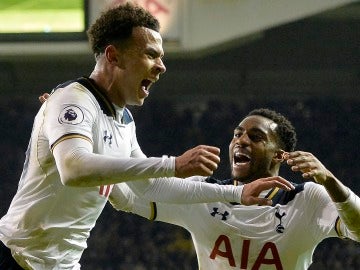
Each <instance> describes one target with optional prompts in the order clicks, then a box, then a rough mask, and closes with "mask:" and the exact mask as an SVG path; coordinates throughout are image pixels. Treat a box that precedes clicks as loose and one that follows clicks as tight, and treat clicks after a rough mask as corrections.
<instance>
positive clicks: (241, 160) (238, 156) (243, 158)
mask: <svg viewBox="0 0 360 270" xmlns="http://www.w3.org/2000/svg"><path fill="white" fill-rule="evenodd" d="M250 160H251V159H250V157H249V156H248V155H245V154H242V153H239V152H235V153H234V164H235V165H240V164H245V163H249V162H250Z"/></svg>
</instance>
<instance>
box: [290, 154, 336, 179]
mask: <svg viewBox="0 0 360 270" xmlns="http://www.w3.org/2000/svg"><path fill="white" fill-rule="evenodd" d="M285 159H286V163H287V164H288V165H290V166H291V170H292V171H294V172H301V173H302V177H303V178H314V180H315V182H317V183H319V184H321V185H324V183H325V181H326V180H327V179H329V178H335V176H334V175H333V174H332V173H331V172H330V171H329V170H328V169H326V168H325V166H324V165H323V164H322V163H321V162H320V161H319V160H318V159H317V158H316V157H315V156H314V155H313V154H311V153H308V152H302V151H295V152H291V153H288V154H287V156H286V158H285Z"/></svg>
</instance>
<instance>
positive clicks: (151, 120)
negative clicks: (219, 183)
mask: <svg viewBox="0 0 360 270" xmlns="http://www.w3.org/2000/svg"><path fill="white" fill-rule="evenodd" d="M124 2H126V1H121V0H118V1H111V0H107V1H106V0H104V1H100V0H85V1H84V0H71V1H70V0H67V1H65V0H63V1H51V0H27V1H17V0H2V1H1V3H0V93H1V95H0V118H1V120H0V131H1V132H0V136H1V139H0V151H1V153H2V155H3V158H2V159H1V161H0V171H1V178H0V181H1V182H0V184H1V188H0V198H1V201H2V203H1V204H0V215H1V216H2V215H4V214H5V213H6V210H7V208H8V206H9V204H10V201H11V198H12V197H13V195H14V194H15V192H16V188H17V184H18V180H19V177H20V174H21V170H22V166H23V162H24V158H25V156H24V153H25V151H26V147H27V143H28V140H29V137H30V133H31V128H32V123H33V118H34V116H35V114H36V112H37V110H38V109H39V107H40V104H39V102H38V96H39V95H40V94H41V93H43V92H49V91H51V89H52V88H53V87H55V86H56V85H57V84H59V83H61V82H63V81H66V80H69V79H74V78H77V77H80V76H82V75H89V73H90V72H91V70H92V68H93V66H94V58H93V56H92V55H91V52H90V49H89V47H88V44H87V41H86V34H85V31H86V29H87V27H88V25H89V24H90V23H91V22H93V21H94V19H95V18H96V17H97V16H98V15H99V12H101V10H103V9H104V8H107V7H110V6H112V5H115V4H121V3H124ZM133 2H135V3H137V4H139V5H142V6H143V7H145V8H147V9H148V10H149V11H150V12H152V13H153V14H154V15H155V16H157V17H158V18H159V20H160V22H161V24H162V35H163V38H164V49H165V53H166V56H165V60H164V61H165V64H166V66H167V72H166V73H165V74H164V75H163V76H162V79H161V80H160V81H159V82H158V83H157V84H156V85H155V86H154V87H153V88H152V91H151V94H150V97H149V98H148V99H147V100H146V101H145V104H144V106H142V107H131V108H130V110H131V111H132V112H133V115H134V117H135V121H136V123H137V133H138V139H139V142H140V145H141V146H142V149H143V151H144V152H145V153H146V154H147V155H148V156H160V155H162V154H169V155H179V154H181V153H182V152H183V151H184V150H185V149H187V148H190V147H192V146H195V145H197V144H210V145H216V146H218V147H220V148H221V149H222V153H221V158H222V162H221V164H220V167H219V169H218V170H217V171H216V173H215V176H216V177H218V178H228V177H229V164H228V152H227V151H228V144H229V142H230V140H231V137H232V132H233V128H234V126H235V125H236V124H238V122H239V121H240V120H241V119H242V118H243V117H244V116H245V115H246V114H247V113H248V112H249V111H250V110H252V109H254V108H259V107H268V108H271V109H275V110H276V111H279V112H281V113H283V114H285V115H286V116H288V118H289V119H290V120H291V121H292V122H293V124H294V126H295V127H296V129H297V132H298V141H299V142H298V147H297V148H298V149H299V150H305V151H310V152H312V153H314V154H315V155H316V156H317V157H318V158H319V159H320V160H321V161H322V162H323V163H324V164H325V165H326V166H327V167H328V168H329V169H330V170H331V171H332V172H333V173H334V174H335V175H336V176H338V178H339V179H341V180H342V181H343V182H344V183H345V184H346V185H348V186H349V187H351V188H352V189H353V190H354V191H355V192H356V193H357V194H360V181H359V177H358V172H359V169H360V166H359V164H358V158H357V157H358V152H359V144H358V140H359V138H360V128H359V126H360V88H359V85H360V68H359V67H360V65H359V64H360V54H359V49H360V2H359V1H341V0H317V1H315V0H312V1H309V0H303V1H298V0H274V1H266V0H221V1H220V0H193V1H191V0H138V1H133ZM282 174H283V175H284V176H285V177H286V178H287V179H289V180H292V181H295V182H298V181H301V179H300V177H299V175H296V174H294V173H291V172H290V171H289V170H287V168H283V169H282ZM292 244H296V243H292ZM88 245H89V248H88V249H87V250H86V251H85V253H84V256H83V258H82V261H81V263H82V265H83V268H84V269H89V270H112V269H136V270H143V269H144V270H145V269H146V270H147V269H154V270H155V269H197V262H196V255H195V252H194V249H193V245H192V242H191V239H190V235H189V233H188V232H187V231H185V230H184V229H182V228H179V227H177V226H174V225H169V224H164V223H159V222H150V221H147V220H145V219H143V218H140V217H137V216H135V215H131V214H127V213H121V212H116V211H114V210H113V209H112V208H111V207H110V206H107V207H106V208H105V211H104V212H103V214H102V215H101V217H100V219H99V220H98V223H97V225H96V227H95V229H94V230H93V232H92V234H91V237H90V240H89V242H88ZM310 269H312V270H315V269H316V270H319V269H327V270H329V269H336V270H337V269H346V270H355V269H360V245H359V244H358V243H354V242H352V241H341V240H339V239H328V240H326V241H324V242H323V243H321V244H320V246H319V247H318V248H317V249H316V251H315V254H314V263H313V265H312V266H311V267H310Z"/></svg>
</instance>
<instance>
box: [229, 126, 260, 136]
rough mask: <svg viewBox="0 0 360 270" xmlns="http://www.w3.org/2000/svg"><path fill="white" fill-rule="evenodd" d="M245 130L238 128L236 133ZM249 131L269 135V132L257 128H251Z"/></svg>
mask: <svg viewBox="0 0 360 270" xmlns="http://www.w3.org/2000/svg"><path fill="white" fill-rule="evenodd" d="M244 130H245V128H243V127H241V126H237V127H236V128H235V129H234V131H244ZM249 131H255V132H261V133H263V134H265V135H266V134H267V132H265V131H264V130H262V129H260V128H257V127H253V128H251V129H250V130H249Z"/></svg>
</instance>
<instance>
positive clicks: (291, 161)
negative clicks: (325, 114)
mask: <svg viewBox="0 0 360 270" xmlns="http://www.w3.org/2000/svg"><path fill="white" fill-rule="evenodd" d="M285 159H286V160H287V164H288V165H290V166H291V169H292V170H293V171H295V172H301V173H302V177H303V178H305V179H310V178H313V179H314V180H315V182H316V183H318V184H320V185H323V186H324V187H325V189H326V191H327V192H328V194H329V196H330V198H331V199H332V201H333V202H334V203H335V205H336V209H337V211H338V214H339V217H340V218H341V220H342V222H343V223H344V224H345V226H346V228H347V229H348V231H349V233H350V237H351V238H352V239H353V240H356V241H360V198H359V196H357V195H356V194H355V193H354V192H353V191H351V190H350V189H349V188H348V187H346V186H345V185H344V184H343V183H342V182H341V181H340V180H339V179H337V178H336V177H335V176H334V175H333V174H332V173H331V172H330V171H329V170H328V169H327V168H326V167H325V166H324V165H323V164H322V163H321V162H320V161H319V160H318V159H317V158H316V157H315V156H314V155H313V154H311V153H308V152H303V151H295V152H292V153H288V154H287V155H286V156H285Z"/></svg>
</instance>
